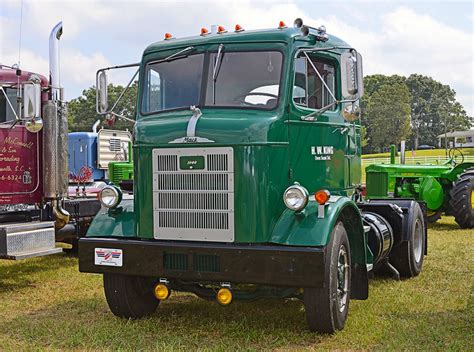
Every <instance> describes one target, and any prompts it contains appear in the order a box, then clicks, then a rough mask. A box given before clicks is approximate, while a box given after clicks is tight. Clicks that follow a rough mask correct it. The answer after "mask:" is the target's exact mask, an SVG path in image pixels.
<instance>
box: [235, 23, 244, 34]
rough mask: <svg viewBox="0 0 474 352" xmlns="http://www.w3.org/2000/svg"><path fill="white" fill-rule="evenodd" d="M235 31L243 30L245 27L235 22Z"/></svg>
mask: <svg viewBox="0 0 474 352" xmlns="http://www.w3.org/2000/svg"><path fill="white" fill-rule="evenodd" d="M235 31H236V32H243V31H245V29H244V27H242V26H241V25H240V24H236V25H235Z"/></svg>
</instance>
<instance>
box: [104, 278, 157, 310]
mask: <svg viewBox="0 0 474 352" xmlns="http://www.w3.org/2000/svg"><path fill="white" fill-rule="evenodd" d="M155 284H156V280H155V279H153V278H148V277H141V276H128V275H117V274H104V292H105V298H106V299H107V303H108V305H109V308H110V310H111V311H112V313H114V315H116V316H118V317H120V318H127V319H139V318H143V317H145V316H147V315H150V314H152V313H153V312H155V310H156V308H157V307H158V304H160V301H159V300H158V299H156V298H155V295H154V294H153V288H154V287H155Z"/></svg>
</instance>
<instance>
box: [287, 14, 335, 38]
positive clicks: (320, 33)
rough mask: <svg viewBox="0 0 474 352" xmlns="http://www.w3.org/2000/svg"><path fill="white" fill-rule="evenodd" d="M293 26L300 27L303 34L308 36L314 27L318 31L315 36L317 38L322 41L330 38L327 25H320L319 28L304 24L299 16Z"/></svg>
mask: <svg viewBox="0 0 474 352" xmlns="http://www.w3.org/2000/svg"><path fill="white" fill-rule="evenodd" d="M293 26H294V27H295V28H298V29H300V30H301V34H302V35H303V36H304V37H306V36H307V35H308V34H309V30H310V29H313V30H315V31H316V33H315V37H316V39H317V40H320V41H322V42H325V41H327V40H328V39H329V36H328V35H327V33H326V27H325V26H319V27H318V28H315V27H311V26H307V25H304V24H303V20H302V19H301V18H297V19H296V20H295V21H294V22H293Z"/></svg>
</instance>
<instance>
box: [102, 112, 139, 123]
mask: <svg viewBox="0 0 474 352" xmlns="http://www.w3.org/2000/svg"><path fill="white" fill-rule="evenodd" d="M107 115H114V116H116V117H118V118H119V119H122V120H125V121H128V122H131V123H136V122H137V121H135V120H133V119H130V118H128V117H125V116H123V115H120V114H117V113H116V112H113V111H110V112H108V113H107Z"/></svg>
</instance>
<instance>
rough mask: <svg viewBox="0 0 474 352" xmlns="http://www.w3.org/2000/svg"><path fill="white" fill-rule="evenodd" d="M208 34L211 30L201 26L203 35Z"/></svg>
mask: <svg viewBox="0 0 474 352" xmlns="http://www.w3.org/2000/svg"><path fill="white" fill-rule="evenodd" d="M208 34H209V31H208V30H207V28H204V27H202V28H201V36H203V37H204V36H205V35H208Z"/></svg>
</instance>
